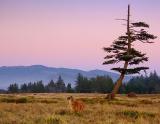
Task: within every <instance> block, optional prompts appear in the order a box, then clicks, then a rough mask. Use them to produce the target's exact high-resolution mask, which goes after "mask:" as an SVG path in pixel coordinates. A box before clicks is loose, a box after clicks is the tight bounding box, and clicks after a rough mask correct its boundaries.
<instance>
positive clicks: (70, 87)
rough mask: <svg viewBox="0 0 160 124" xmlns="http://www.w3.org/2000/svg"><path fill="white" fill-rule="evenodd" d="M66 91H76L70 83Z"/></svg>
mask: <svg viewBox="0 0 160 124" xmlns="http://www.w3.org/2000/svg"><path fill="white" fill-rule="evenodd" d="M66 91H67V93H73V92H74V89H73V88H72V86H71V84H70V83H68V84H67V88H66Z"/></svg>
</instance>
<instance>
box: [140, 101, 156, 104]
mask: <svg viewBox="0 0 160 124" xmlns="http://www.w3.org/2000/svg"><path fill="white" fill-rule="evenodd" d="M140 103H142V104H153V102H152V101H149V100H141V101H140Z"/></svg>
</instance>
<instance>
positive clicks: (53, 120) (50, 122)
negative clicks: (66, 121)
mask: <svg viewBox="0 0 160 124" xmlns="http://www.w3.org/2000/svg"><path fill="white" fill-rule="evenodd" d="M46 123H47V124H61V120H60V119H59V118H57V117H48V118H47V119H46Z"/></svg>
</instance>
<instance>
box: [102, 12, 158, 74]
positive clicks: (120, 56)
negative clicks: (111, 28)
mask: <svg viewBox="0 0 160 124" xmlns="http://www.w3.org/2000/svg"><path fill="white" fill-rule="evenodd" d="M129 16H130V15H129V13H128V20H127V32H126V33H125V35H122V36H119V37H118V38H117V39H116V40H115V41H114V42H113V44H112V45H111V46H110V47H105V48H103V49H104V51H105V52H107V53H108V54H107V56H106V57H104V59H105V61H104V63H103V64H116V63H119V62H125V63H127V64H126V65H127V66H128V64H129V65H138V64H140V63H143V62H145V61H148V57H146V54H145V53H142V52H140V51H138V50H136V49H134V48H133V45H132V44H133V43H136V42H137V41H140V42H143V43H153V42H150V41H149V40H153V39H155V38H156V36H154V35H152V34H149V33H148V32H147V31H146V29H147V28H149V25H148V24H146V23H145V22H135V23H130V21H129ZM147 69H149V68H148V67H135V68H133V67H131V68H129V69H127V67H125V68H124V67H118V68H117V67H116V68H112V70H114V71H117V72H119V73H121V74H135V73H139V72H140V71H141V70H144V71H145V70H147Z"/></svg>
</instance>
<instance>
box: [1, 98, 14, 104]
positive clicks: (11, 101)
mask: <svg viewBox="0 0 160 124" xmlns="http://www.w3.org/2000/svg"><path fill="white" fill-rule="evenodd" d="M15 101H16V99H15V98H9V97H8V98H2V99H1V102H6V103H15Z"/></svg>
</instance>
